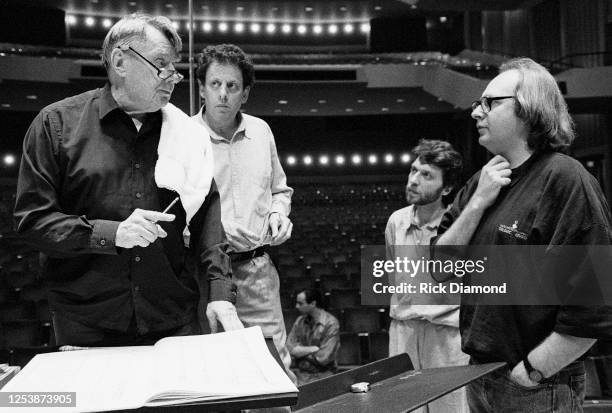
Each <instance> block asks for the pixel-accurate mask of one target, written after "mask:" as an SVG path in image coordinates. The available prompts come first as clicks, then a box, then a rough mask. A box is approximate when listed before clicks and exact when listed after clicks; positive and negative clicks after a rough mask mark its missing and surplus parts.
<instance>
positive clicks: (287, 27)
mask: <svg viewBox="0 0 612 413" xmlns="http://www.w3.org/2000/svg"><path fill="white" fill-rule="evenodd" d="M282 30H283V33H285V34H289V33H291V25H289V24H283V27H282Z"/></svg>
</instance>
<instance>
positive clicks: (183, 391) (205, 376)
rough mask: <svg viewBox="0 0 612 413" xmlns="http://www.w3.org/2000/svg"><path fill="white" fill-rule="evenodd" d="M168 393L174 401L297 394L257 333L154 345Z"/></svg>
mask: <svg viewBox="0 0 612 413" xmlns="http://www.w3.org/2000/svg"><path fill="white" fill-rule="evenodd" d="M155 347H156V352H157V355H158V356H159V359H158V360H164V363H166V365H165V367H164V372H165V374H164V375H163V378H162V380H163V383H162V384H160V386H159V387H161V388H165V389H166V390H167V391H165V392H164V395H160V396H162V397H160V398H159V399H160V400H157V401H155V400H152V401H151V402H150V403H148V404H147V405H159V404H160V402H161V404H166V403H164V402H163V400H162V399H164V398H175V397H189V396H191V397H196V396H197V398H198V399H204V398H205V397H206V396H209V397H215V398H217V397H219V396H222V397H231V396H234V397H237V396H251V395H260V394H274V393H287V392H297V391H298V390H297V388H296V387H295V385H294V384H293V383H292V382H291V380H290V379H289V377H287V375H286V373H285V372H284V371H283V369H282V368H281V367H280V366H279V365H278V363H277V362H276V360H275V359H274V357H272V355H271V354H270V351H269V350H268V347H267V346H266V343H265V340H264V337H263V334H262V332H261V329H260V328H259V327H250V328H246V329H243V330H237V331H232V332H226V333H218V334H212V335H207V336H188V337H167V338H164V339H162V340H160V341H159V342H157V344H156V345H155Z"/></svg>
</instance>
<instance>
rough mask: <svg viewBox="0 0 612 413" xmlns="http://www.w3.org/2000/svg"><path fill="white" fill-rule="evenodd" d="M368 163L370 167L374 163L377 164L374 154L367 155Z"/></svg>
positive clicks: (376, 157)
mask: <svg viewBox="0 0 612 413" xmlns="http://www.w3.org/2000/svg"><path fill="white" fill-rule="evenodd" d="M368 163H369V164H370V165H375V164H376V163H378V156H376V155H374V154H370V155H368Z"/></svg>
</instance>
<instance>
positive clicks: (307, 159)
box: [304, 155, 312, 165]
mask: <svg viewBox="0 0 612 413" xmlns="http://www.w3.org/2000/svg"><path fill="white" fill-rule="evenodd" d="M310 164H312V156H310V155H306V156H304V165H310Z"/></svg>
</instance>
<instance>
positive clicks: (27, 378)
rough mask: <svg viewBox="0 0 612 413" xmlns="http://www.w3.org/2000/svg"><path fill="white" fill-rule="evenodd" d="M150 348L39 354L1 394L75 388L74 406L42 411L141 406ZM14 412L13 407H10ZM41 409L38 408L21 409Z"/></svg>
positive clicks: (150, 367) (148, 388)
mask: <svg viewBox="0 0 612 413" xmlns="http://www.w3.org/2000/svg"><path fill="white" fill-rule="evenodd" d="M153 352H154V347H153V346H142V347H109V348H100V349H90V350H78V351H66V352H58V353H46V354H39V355H37V356H36V357H34V358H33V359H32V361H30V363H28V364H27V365H26V367H25V368H24V369H23V370H22V371H21V372H19V373H18V374H17V376H15V377H14V378H13V379H12V380H11V381H10V382H9V383H8V384H7V385H6V386H4V387H3V388H2V390H1V391H2V392H19V391H22V392H23V391H27V392H35V391H39V392H76V407H74V408H69V407H62V408H59V409H56V408H49V407H45V408H44V409H43V410H45V411H60V410H61V411H62V412H76V411H79V412H90V411H102V410H112V409H120V408H121V409H123V408H125V409H128V408H137V407H140V406H142V405H143V404H144V403H145V402H146V400H147V399H148V398H149V397H150V395H151V394H152V393H153V392H155V391H156V389H152V383H151V378H152V377H153V374H154V370H155V368H156V363H155V362H154V359H155V358H154V356H153ZM11 410H12V411H14V410H15V409H11ZM18 410H19V412H25V411H28V410H31V411H36V412H41V411H42V410H41V408H40V407H38V408H32V409H27V408H22V407H20V408H19V409H18Z"/></svg>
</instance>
